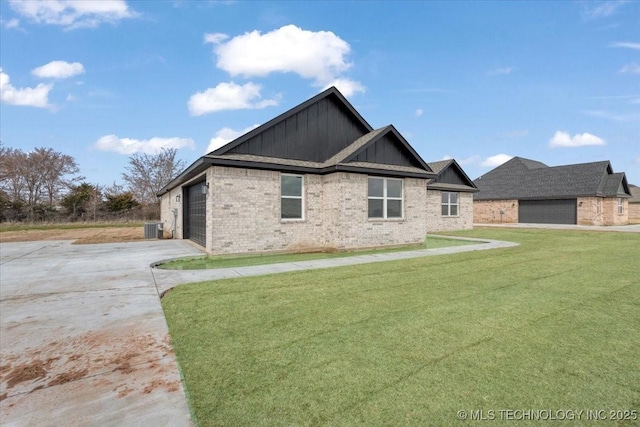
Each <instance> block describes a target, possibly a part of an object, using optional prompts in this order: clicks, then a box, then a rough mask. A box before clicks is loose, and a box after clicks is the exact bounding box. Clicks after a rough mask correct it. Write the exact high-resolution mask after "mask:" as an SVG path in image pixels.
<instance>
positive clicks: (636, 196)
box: [629, 185, 640, 203]
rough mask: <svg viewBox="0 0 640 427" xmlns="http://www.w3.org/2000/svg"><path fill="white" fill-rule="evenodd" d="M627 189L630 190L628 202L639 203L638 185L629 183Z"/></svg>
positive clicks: (639, 191)
mask: <svg viewBox="0 0 640 427" xmlns="http://www.w3.org/2000/svg"><path fill="white" fill-rule="evenodd" d="M629 190H630V191H631V198H630V199H629V203H640V187H638V186H636V185H629Z"/></svg>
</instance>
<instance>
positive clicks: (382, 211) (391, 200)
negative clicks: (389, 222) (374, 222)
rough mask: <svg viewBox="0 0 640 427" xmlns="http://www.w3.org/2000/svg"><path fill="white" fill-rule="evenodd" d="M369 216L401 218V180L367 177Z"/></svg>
mask: <svg viewBox="0 0 640 427" xmlns="http://www.w3.org/2000/svg"><path fill="white" fill-rule="evenodd" d="M368 198H369V218H382V219H388V218H402V180H401V179H392V178H369V193H368Z"/></svg>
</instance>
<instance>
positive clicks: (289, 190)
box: [280, 174, 304, 220]
mask: <svg viewBox="0 0 640 427" xmlns="http://www.w3.org/2000/svg"><path fill="white" fill-rule="evenodd" d="M280 218H281V219H285V220H286V219H304V179H303V178H302V175H287V174H282V175H280Z"/></svg>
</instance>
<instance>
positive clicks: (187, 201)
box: [158, 87, 434, 254]
mask: <svg viewBox="0 0 640 427" xmlns="http://www.w3.org/2000/svg"><path fill="white" fill-rule="evenodd" d="M433 177H434V173H433V172H432V170H431V169H430V168H429V166H428V165H427V164H426V163H425V162H424V161H423V160H422V158H421V157H420V156H419V155H418V154H417V153H416V152H415V150H414V149H413V148H412V147H411V146H410V145H409V143H408V142H407V141H406V140H405V138H404V137H403V136H402V135H400V133H399V132H398V131H397V130H396V129H395V128H394V127H393V126H391V125H390V126H385V127H383V128H380V129H375V130H374V129H373V128H372V127H371V126H370V125H369V123H367V122H366V121H365V120H364V119H363V118H362V116H360V114H359V113H358V112H357V111H356V110H355V109H354V108H353V106H352V105H351V104H350V103H349V102H348V101H347V100H346V99H345V98H344V97H343V96H342V94H341V93H340V92H339V91H338V90H337V89H336V88H333V87H332V88H329V89H327V90H326V91H324V92H322V93H320V94H319V95H317V96H315V97H313V98H311V99H309V100H308V101H306V102H304V103H302V104H300V105H298V106H297V107H295V108H293V109H291V110H289V111H287V112H286V113H284V114H282V115H280V116H278V117H276V118H274V119H273V120H271V121H269V122H267V123H265V124H263V125H262V126H260V127H258V128H256V129H254V130H252V131H250V132H248V133H247V134H245V135H243V136H241V137H240V138H238V139H236V140H234V141H232V142H230V143H228V144H226V145H225V146H223V147H222V148H219V149H217V150H215V151H213V152H211V153H209V154H207V155H205V156H203V157H201V158H200V159H198V160H197V161H196V162H194V163H193V164H192V165H191V166H189V167H188V168H187V169H186V170H185V171H184V172H182V173H181V174H180V175H179V176H178V177H177V178H175V179H174V180H173V181H171V182H170V183H169V184H168V185H167V186H165V187H164V188H163V189H162V190H161V191H160V193H159V194H158V196H159V197H161V221H162V223H163V226H164V229H165V232H169V233H170V234H171V235H172V236H173V237H175V238H183V239H191V240H192V241H194V242H196V243H197V244H199V245H201V246H203V247H205V248H206V250H207V252H209V253H211V254H223V253H243V252H268V251H283V250H286V251H298V250H300V251H302V250H305V251H306V250H317V249H324V250H327V249H353V248H363V247H375V246H382V245H404V244H412V243H420V242H423V241H424V238H425V233H426V230H427V228H428V227H427V221H428V217H429V213H428V210H427V198H426V197H425V194H426V186H427V180H429V179H431V178H433Z"/></svg>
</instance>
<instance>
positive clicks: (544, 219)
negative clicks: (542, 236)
mask: <svg viewBox="0 0 640 427" xmlns="http://www.w3.org/2000/svg"><path fill="white" fill-rule="evenodd" d="M576 217H577V207H576V199H558V200H520V201H519V203H518V222H521V223H525V224H526V223H531V224H576V223H577V220H576Z"/></svg>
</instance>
